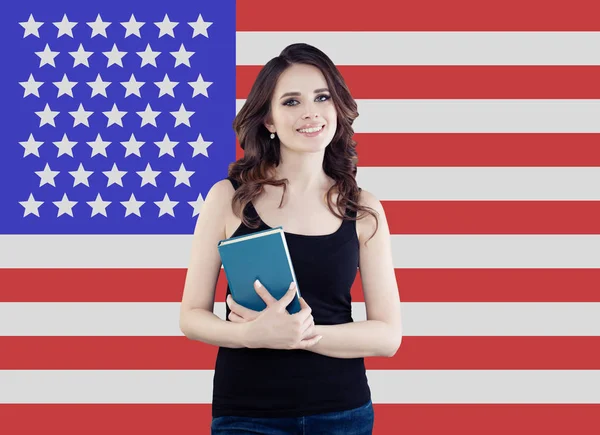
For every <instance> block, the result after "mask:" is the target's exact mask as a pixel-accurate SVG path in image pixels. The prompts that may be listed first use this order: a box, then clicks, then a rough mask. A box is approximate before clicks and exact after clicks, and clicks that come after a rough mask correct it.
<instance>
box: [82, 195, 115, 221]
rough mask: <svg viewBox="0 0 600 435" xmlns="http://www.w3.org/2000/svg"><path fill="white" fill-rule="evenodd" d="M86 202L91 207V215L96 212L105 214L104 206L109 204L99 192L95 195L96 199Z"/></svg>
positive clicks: (94, 214)
mask: <svg viewBox="0 0 600 435" xmlns="http://www.w3.org/2000/svg"><path fill="white" fill-rule="evenodd" d="M87 204H88V205H89V206H90V207H92V217H94V216H96V215H97V214H102V215H104V216H106V207H108V206H109V205H110V201H103V200H102V197H101V196H100V194H98V195H96V199H95V200H93V201H88V202H87Z"/></svg>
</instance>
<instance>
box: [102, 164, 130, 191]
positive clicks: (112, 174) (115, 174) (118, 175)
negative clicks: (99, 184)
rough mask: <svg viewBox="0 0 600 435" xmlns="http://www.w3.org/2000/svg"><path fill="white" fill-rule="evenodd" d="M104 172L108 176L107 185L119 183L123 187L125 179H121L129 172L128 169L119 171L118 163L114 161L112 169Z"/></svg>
mask: <svg viewBox="0 0 600 435" xmlns="http://www.w3.org/2000/svg"><path fill="white" fill-rule="evenodd" d="M102 173H103V174H104V175H106V177H107V178H108V182H107V184H106V187H108V186H110V185H111V184H118V185H119V186H121V187H123V180H121V179H122V178H123V176H124V175H125V174H126V173H127V171H119V168H117V164H116V163H113V166H112V169H111V170H110V171H103V172H102Z"/></svg>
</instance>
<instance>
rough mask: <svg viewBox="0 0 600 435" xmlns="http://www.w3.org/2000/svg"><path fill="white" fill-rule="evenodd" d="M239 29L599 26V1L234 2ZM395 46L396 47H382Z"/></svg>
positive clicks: (570, 28)
mask: <svg viewBox="0 0 600 435" xmlns="http://www.w3.org/2000/svg"><path fill="white" fill-rule="evenodd" d="M236 7H237V13H236V16H237V23H236V30H237V31H243V32H248V31H286V32H297V31H455V30H458V31H492V30H493V31H519V30H522V31H598V30H600V21H598V19H597V17H598V15H600V3H598V2H597V1H596V0H571V1H565V0H563V1H550V2H549V1H547V0H546V1H544V0H529V1H527V2H522V1H519V0H505V1H502V2H494V3H489V2H481V1H479V0H457V1H452V2H448V1H445V0H421V1H417V2H409V1H399V2H391V1H388V0H370V1H369V3H368V4H365V3H358V4H355V5H353V6H350V5H349V4H348V3H347V2H345V1H344V0H329V1H326V2H320V3H319V5H318V8H313V9H311V10H310V12H311V16H310V17H309V18H307V15H306V12H307V10H306V7H305V6H303V5H302V4H298V3H293V2H281V1H279V0H262V1H261V2H260V7H257V5H256V3H254V2H251V1H239V2H236ZM378 48H379V49H382V50H386V49H390V50H391V49H393V48H392V47H378Z"/></svg>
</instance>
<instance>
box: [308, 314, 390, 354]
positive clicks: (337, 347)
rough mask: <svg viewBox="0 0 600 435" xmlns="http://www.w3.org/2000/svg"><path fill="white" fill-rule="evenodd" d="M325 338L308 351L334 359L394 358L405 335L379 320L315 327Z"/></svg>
mask: <svg viewBox="0 0 600 435" xmlns="http://www.w3.org/2000/svg"><path fill="white" fill-rule="evenodd" d="M315 328H316V330H317V335H322V336H323V338H322V339H321V340H320V341H319V342H318V343H317V344H315V345H314V346H311V347H310V348H308V349H307V350H309V351H311V352H315V353H319V354H321V355H326V356H330V357H334V358H360V357H368V356H385V357H392V356H394V354H395V353H396V351H397V350H398V348H399V347H400V343H401V341H402V334H401V332H400V331H395V330H394V329H393V328H392V327H391V326H390V325H388V324H387V323H384V322H381V321H379V320H364V321H360V322H350V323H344V324H341V325H316V326H315Z"/></svg>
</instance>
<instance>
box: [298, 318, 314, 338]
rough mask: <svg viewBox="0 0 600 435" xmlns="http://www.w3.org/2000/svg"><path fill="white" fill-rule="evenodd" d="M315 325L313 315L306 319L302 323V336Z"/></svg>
mask: <svg viewBox="0 0 600 435" xmlns="http://www.w3.org/2000/svg"><path fill="white" fill-rule="evenodd" d="M314 324H315V319H314V318H313V316H312V314H311V315H310V316H308V317H307V318H306V319H304V322H303V323H302V327H301V328H300V331H302V334H304V333H305V332H306V330H307V329H308V328H310V327H311V326H312V325H314Z"/></svg>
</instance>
